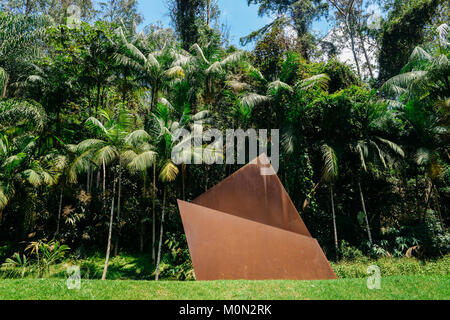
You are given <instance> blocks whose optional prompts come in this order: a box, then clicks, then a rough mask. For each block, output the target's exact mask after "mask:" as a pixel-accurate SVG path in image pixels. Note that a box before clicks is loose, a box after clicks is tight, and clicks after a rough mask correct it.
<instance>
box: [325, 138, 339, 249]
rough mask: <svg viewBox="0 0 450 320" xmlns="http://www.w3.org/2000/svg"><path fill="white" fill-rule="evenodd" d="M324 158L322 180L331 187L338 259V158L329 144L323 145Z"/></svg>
mask: <svg viewBox="0 0 450 320" xmlns="http://www.w3.org/2000/svg"><path fill="white" fill-rule="evenodd" d="M321 151H322V158H323V162H324V164H323V170H322V180H323V181H324V182H326V183H328V185H329V187H330V199H331V211H332V214H333V231H334V246H335V249H336V257H338V252H339V243H338V236H337V228H336V213H335V210H334V192H333V184H334V181H336V179H337V177H338V174H339V173H338V158H337V156H336V152H335V151H334V149H333V148H332V147H331V146H329V145H328V144H323V145H322V148H321Z"/></svg>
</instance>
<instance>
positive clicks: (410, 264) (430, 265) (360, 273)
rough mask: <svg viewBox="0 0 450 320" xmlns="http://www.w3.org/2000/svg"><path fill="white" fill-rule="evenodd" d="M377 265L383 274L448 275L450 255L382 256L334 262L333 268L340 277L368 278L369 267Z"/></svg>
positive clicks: (386, 275)
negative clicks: (427, 257)
mask: <svg viewBox="0 0 450 320" xmlns="http://www.w3.org/2000/svg"><path fill="white" fill-rule="evenodd" d="M371 265H376V266H378V267H380V269H381V275H382V276H385V277H389V276H406V275H448V270H450V255H447V256H445V257H443V258H441V259H439V260H434V261H433V260H431V261H427V262H424V261H420V260H417V259H415V258H411V259H410V258H388V257H384V258H380V259H377V260H368V259H365V258H361V259H357V260H355V261H342V262H339V263H332V267H333V270H334V271H335V273H336V275H337V276H338V277H339V278H366V277H368V274H367V268H368V267H369V266H371Z"/></svg>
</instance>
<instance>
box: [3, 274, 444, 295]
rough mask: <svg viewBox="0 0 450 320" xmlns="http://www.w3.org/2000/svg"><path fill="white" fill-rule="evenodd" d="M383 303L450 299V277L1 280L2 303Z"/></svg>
mask: <svg viewBox="0 0 450 320" xmlns="http://www.w3.org/2000/svg"><path fill="white" fill-rule="evenodd" d="M2 299H3V300H16V299H18V300H23V299H25V300H60V299H61V300H234V299H243V300H322V299H331V300H352V299H363V300H379V299H395V300H396V299H412V300H415V299H419V300H426V299H436V300H448V299H450V276H397V277H384V278H383V279H382V282H381V290H369V289H368V288H367V285H366V279H339V280H332V281H214V282H153V281H121V280H115V281H99V280H86V281H82V282H81V289H80V290H68V289H67V286H66V282H65V281H64V280H54V279H44V280H38V279H25V280H0V300H2Z"/></svg>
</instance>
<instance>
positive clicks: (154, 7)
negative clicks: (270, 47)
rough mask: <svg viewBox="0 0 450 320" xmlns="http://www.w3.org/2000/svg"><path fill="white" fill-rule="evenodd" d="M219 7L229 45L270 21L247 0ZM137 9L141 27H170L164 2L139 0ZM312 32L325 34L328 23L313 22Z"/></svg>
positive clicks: (224, 1) (223, 2)
mask: <svg viewBox="0 0 450 320" xmlns="http://www.w3.org/2000/svg"><path fill="white" fill-rule="evenodd" d="M219 6H220V9H221V11H222V16H221V19H222V23H225V24H226V26H227V28H228V30H229V33H230V38H231V39H230V40H231V43H232V44H234V45H237V46H239V47H240V45H239V38H241V37H243V36H246V35H248V34H249V33H251V32H252V31H255V30H257V29H259V28H261V27H263V26H264V25H266V24H267V23H269V22H270V21H271V19H270V17H259V16H258V7H257V6H255V5H251V6H250V7H249V6H247V0H219ZM139 9H140V12H141V13H142V14H143V16H144V19H145V20H144V23H143V25H148V24H151V23H155V22H156V21H160V22H162V24H163V25H164V26H166V27H168V26H170V18H169V16H168V9H167V5H166V1H165V0H140V1H139ZM313 30H315V31H320V32H321V33H326V32H327V30H328V23H326V21H320V22H315V23H314V25H313ZM252 47H253V45H252V44H251V45H249V46H248V47H247V48H248V49H251V48H252Z"/></svg>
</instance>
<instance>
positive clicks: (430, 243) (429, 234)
mask: <svg viewBox="0 0 450 320" xmlns="http://www.w3.org/2000/svg"><path fill="white" fill-rule="evenodd" d="M423 246H424V251H425V253H426V254H427V255H428V256H442V255H445V254H448V253H449V252H450V232H448V230H446V229H445V228H444V227H443V226H442V223H441V222H440V221H439V219H438V217H437V215H436V213H435V212H434V211H433V210H428V211H427V214H426V217H425V240H424V244H423Z"/></svg>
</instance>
